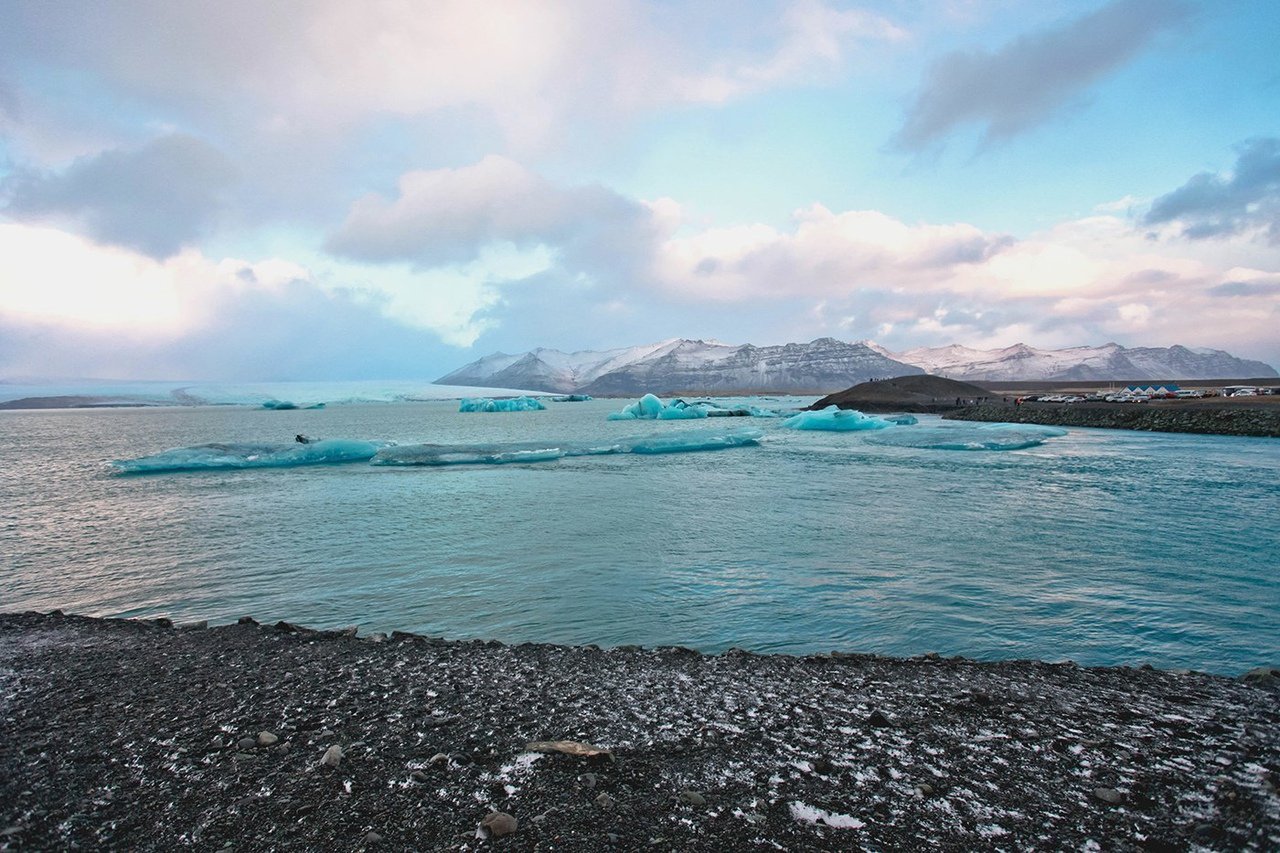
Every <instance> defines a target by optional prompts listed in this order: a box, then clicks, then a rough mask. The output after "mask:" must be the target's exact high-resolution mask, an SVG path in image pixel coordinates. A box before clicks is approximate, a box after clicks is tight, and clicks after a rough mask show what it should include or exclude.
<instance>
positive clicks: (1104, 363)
mask: <svg viewBox="0 0 1280 853" xmlns="http://www.w3.org/2000/svg"><path fill="white" fill-rule="evenodd" d="M916 373H932V374H935V375H937V376H947V377H950V378H952V379H965V380H969V381H982V380H986V381H992V382H999V381H1016V380H1037V379H1046V380H1048V379H1052V380H1061V381H1070V380H1085V381H1091V380H1099V381H1103V380H1142V379H1153V380H1154V379H1166V380H1168V379H1233V378H1240V379H1245V378H1261V377H1269V376H1277V375H1278V374H1277V373H1276V370H1275V368H1273V367H1272V366H1271V365H1269V364H1264V363H1263V362H1261V361H1249V360H1246V359H1241V358H1236V357H1235V356H1233V355H1231V354H1230V353H1226V352H1223V351H1222V350H1213V349H1189V348H1187V347H1183V346H1172V347H1133V348H1126V347H1122V346H1120V345H1119V344H1114V343H1111V344H1104V345H1102V346H1099V347H1069V348H1067V349H1059V350H1046V349H1036V348H1034V347H1030V346H1027V345H1026V344H1014V345H1013V346H1010V347H1004V348H1003V349H994V350H979V349H973V348H971V347H965V346H960V345H959V344H952V345H950V346H945V347H924V348H920V349H912V350H907V351H906V352H900V353H895V352H893V351H891V350H888V349H885V348H884V347H882V346H880V345H879V344H877V343H875V342H874V341H858V342H856V343H846V342H843V341H837V340H835V339H834V338H818V339H817V340H815V341H811V342H809V343H807V344H785V345H783V346H768V347H757V346H753V345H751V344H740V345H735V344H726V343H721V342H720V341H691V340H685V339H681V338H673V339H671V340H666V341H659V342H658V343H654V344H645V345H643V346H636V347H625V348H622V349H613V350H603V351H597V350H584V351H581V352H572V353H565V352H561V351H559V350H554V349H545V348H539V349H535V350H531V351H529V352H526V353H520V354H518V355H508V354H506V353H494V354H493V355H488V356H485V357H484V358H481V359H478V360H477V361H473V362H471V363H470V364H468V365H466V366H465V367H462V368H459V369H458V370H455V371H454V372H452V373H450V374H449V375H447V376H442V377H440V378H439V379H437V380H436V382H438V383H441V384H448V385H486V386H490V387H503V388H530V389H535V390H544V391H554V392H557V393H570V392H585V393H588V394H642V393H645V392H647V391H654V392H658V393H671V392H699V391H718V392H724V393H731V392H746V391H791V392H811V391H822V390H824V389H839V388H845V387H848V386H849V385H854V384H857V383H859V382H865V381H866V380H868V379H888V378H891V377H894V376H906V375H910V374H916Z"/></svg>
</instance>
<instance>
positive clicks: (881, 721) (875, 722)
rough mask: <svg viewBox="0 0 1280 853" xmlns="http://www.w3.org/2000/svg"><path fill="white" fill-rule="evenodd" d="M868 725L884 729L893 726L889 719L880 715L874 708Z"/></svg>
mask: <svg viewBox="0 0 1280 853" xmlns="http://www.w3.org/2000/svg"><path fill="white" fill-rule="evenodd" d="M867 725H869V726H875V727H876V728H881V729H882V728H884V727H886V726H889V725H892V724H891V723H890V722H889V718H888V717H886V716H885V715H884V714H882V713H880V711H879V710H878V709H874V708H873V709H872V711H871V713H870V714H868V715H867Z"/></svg>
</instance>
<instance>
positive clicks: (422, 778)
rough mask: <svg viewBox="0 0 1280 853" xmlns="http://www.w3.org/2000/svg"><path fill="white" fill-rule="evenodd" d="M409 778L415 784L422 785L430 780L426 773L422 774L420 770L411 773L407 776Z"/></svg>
mask: <svg viewBox="0 0 1280 853" xmlns="http://www.w3.org/2000/svg"><path fill="white" fill-rule="evenodd" d="M409 778H410V779H412V780H413V781H415V782H422V783H423V784H425V783H427V782H429V781H430V780H431V777H430V776H428V775H427V774H426V773H423V772H422V771H421V770H415V771H413V772H412V773H410V774H409Z"/></svg>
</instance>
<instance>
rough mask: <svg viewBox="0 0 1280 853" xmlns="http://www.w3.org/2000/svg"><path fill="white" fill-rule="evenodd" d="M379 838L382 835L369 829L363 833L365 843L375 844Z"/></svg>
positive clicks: (380, 838)
mask: <svg viewBox="0 0 1280 853" xmlns="http://www.w3.org/2000/svg"><path fill="white" fill-rule="evenodd" d="M381 840H382V836H381V835H379V834H378V833H376V832H373V831H370V832H366V833H365V834H364V843H365V844H377V843H378V842H379V841H381Z"/></svg>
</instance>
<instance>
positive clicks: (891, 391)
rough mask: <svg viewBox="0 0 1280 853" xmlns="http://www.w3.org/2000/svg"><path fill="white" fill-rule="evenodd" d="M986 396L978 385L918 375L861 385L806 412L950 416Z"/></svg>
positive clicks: (844, 391)
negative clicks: (835, 409)
mask: <svg viewBox="0 0 1280 853" xmlns="http://www.w3.org/2000/svg"><path fill="white" fill-rule="evenodd" d="M989 396H991V392H990V391H988V390H986V389H985V388H982V387H980V386H978V385H973V384H971V383H968V382H960V381H958V380H955V379H946V378H944V377H942V376H931V375H929V374H918V375H914V376H898V377H895V378H893V379H880V380H875V381H872V382H863V383H861V384H859V385H854V386H853V387H852V388H846V389H844V390H843V391H837V392H836V393H834V394H828V395H827V396H825V397H823V398H822V399H820V400H818V401H817V402H816V403H814V404H813V405H812V406H810V407H809V408H810V409H813V410H814V411H817V410H818V409H825V408H826V407H827V406H838V407H840V408H841V409H857V410H859V411H862V412H950V411H953V410H955V409H956V408H958V407H959V406H961V405H968V404H970V403H972V402H974V401H977V400H981V399H982V398H984V397H989Z"/></svg>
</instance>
